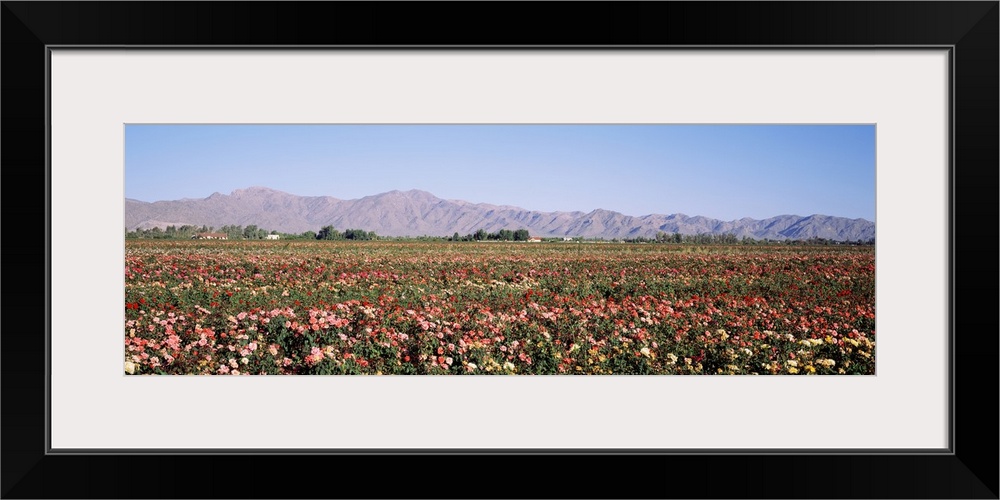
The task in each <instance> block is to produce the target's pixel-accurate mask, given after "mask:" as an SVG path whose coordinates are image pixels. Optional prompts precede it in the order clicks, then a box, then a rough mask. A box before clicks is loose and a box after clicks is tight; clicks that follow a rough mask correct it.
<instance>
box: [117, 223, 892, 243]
mask: <svg viewBox="0 0 1000 500" xmlns="http://www.w3.org/2000/svg"><path fill="white" fill-rule="evenodd" d="M213 232H217V233H224V234H225V235H226V237H227V238H228V239H230V240H263V239H266V238H267V236H268V235H272V234H276V235H278V236H279V237H280V238H281V239H284V240H353V241H370V240H378V239H389V238H385V237H380V236H378V235H377V234H375V232H374V231H365V230H363V229H345V230H344V231H338V230H337V229H336V228H334V227H333V226H323V227H322V228H321V229H320V230H319V232H314V231H306V232H304V233H301V234H293V233H279V232H277V231H269V230H267V229H263V228H259V227H257V226H256V225H254V224H251V225H249V226H246V227H244V226H240V225H227V226H222V227H221V228H219V229H218V230H216V229H215V227H213V226H201V227H199V226H192V225H183V226H180V227H177V226H167V227H166V229H160V228H158V227H154V228H150V229H136V230H135V231H128V230H126V231H125V237H126V238H128V239H178V240H180V239H191V238H194V237H195V236H196V235H198V234H199V233H213ZM530 237H531V235H530V233H529V232H528V230H527V229H518V230H516V231H512V230H510V229H501V230H499V231H497V232H494V233H487V232H486V230H485V229H479V230H478V231H476V232H475V233H470V234H467V235H465V236H460V235H459V234H458V233H457V232H456V233H455V234H454V235H452V236H450V237H447V236H420V237H412V238H411V237H396V238H391V239H394V240H418V241H528V239H529V238H530ZM550 239H551V240H553V241H562V240H563V238H550ZM573 241H578V242H579V241H607V240H605V239H603V238H593V239H585V238H579V237H578V238H573ZM610 241H611V242H624V243H673V244H690V245H803V244H804V245H874V244H875V239H874V238H870V239H867V240H854V241H838V240H831V239H827V238H815V237H814V238H809V239H805V240H792V239H787V240H771V239H760V240H758V239H754V238H750V237H747V236H744V237H742V238H737V237H736V235H734V234H731V233H730V234H680V233H665V232H663V231H660V232H659V233H657V234H656V237H654V238H646V237H643V236H637V237H635V238H615V239H612V240H610Z"/></svg>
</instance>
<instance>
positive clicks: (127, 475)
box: [0, 1, 1000, 498]
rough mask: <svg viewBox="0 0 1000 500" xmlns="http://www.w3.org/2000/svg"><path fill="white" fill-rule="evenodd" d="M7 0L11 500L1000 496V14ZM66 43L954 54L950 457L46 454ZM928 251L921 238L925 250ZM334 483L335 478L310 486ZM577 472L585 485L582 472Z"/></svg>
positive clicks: (866, 8)
mask: <svg viewBox="0 0 1000 500" xmlns="http://www.w3.org/2000/svg"><path fill="white" fill-rule="evenodd" d="M2 5H3V6H2V10H0V22H2V25H0V29H2V37H3V38H2V42H3V43H2V46H0V50H2V52H0V64H2V73H0V74H2V75H3V85H2V98H3V106H2V111H0V112H2V123H3V128H2V134H3V136H2V138H3V145H4V147H3V148H2V150H0V160H2V166H3V167H4V173H5V177H6V178H7V180H8V182H7V183H6V188H5V189H4V194H5V195H7V196H6V197H5V200H6V203H5V204H4V205H5V206H4V208H5V211H4V220H5V221H6V222H8V224H7V227H6V229H7V233H8V235H16V236H13V238H16V239H15V240H13V243H11V241H12V240H10V239H9V240H8V245H5V246H3V254H4V258H5V260H6V262H7V263H8V287H7V292H9V293H4V294H3V298H4V312H6V313H7V314H6V315H5V318H6V322H5V325H4V326H6V327H7V328H6V331H5V332H4V333H5V334H4V335H3V336H2V337H0V342H2V344H0V345H2V348H0V360H2V364H0V369H2V375H3V377H2V403H3V404H2V406H0V408H2V432H3V436H2V440H0V447H2V454H3V461H2V495H3V497H4V498H92V497H101V498H114V497H129V498H159V497H169V498H210V497H231V498H261V497H274V498H281V497H291V498H314V497H387V498H392V497H402V498H409V497H421V496H432V497H441V498H445V497H449V498H450V497H521V496H531V497H555V496H558V497H580V498H584V497H606V498H631V497H664V498H666V497H688V498H709V497H712V498H761V497H766V498H790V497H794V498H890V497H892V498H895V497H906V498H925V497H929V498H998V444H997V443H998V439H997V425H996V422H997V421H998V404H997V399H996V395H997V391H996V385H995V384H996V382H997V372H998V359H997V355H996V353H997V352H998V350H997V347H998V345H997V342H998V337H997V335H996V332H998V331H1000V329H998V320H997V314H995V313H996V309H994V308H995V307H996V304H997V303H998V301H997V298H998V290H997V286H996V282H995V281H994V279H995V277H996V276H997V275H998V274H997V267H996V266H997V258H996V256H997V255H998V251H997V250H998V248H997V239H996V238H995V234H994V233H993V231H994V230H995V229H994V228H996V227H998V225H997V222H998V208H997V207H998V189H997V186H998V182H997V181H998V170H1000V167H998V165H1000V158H998V136H1000V133H998V116H1000V115H998V95H1000V85H998V67H1000V57H998V39H1000V37H998V24H1000V23H998V20H1000V17H998V16H1000V4H998V2H996V1H988V2H763V3H757V2H640V3H630V2H619V3H607V4H606V3H597V2H595V3H579V4H568V3H553V4H550V5H545V4H543V3H502V4H501V3H487V2H484V3H452V2H444V3H417V2H404V3H326V2H7V1H4V2H2ZM453 19H462V20H465V22H463V23H454V22H453V21H451V20H453ZM55 45H58V46H74V47H104V46H126V47H131V46H164V47H178V46H217V47H249V46H286V45H287V46H347V45H350V46H372V47H377V46H385V45H389V46H425V47H426V46H442V47H447V46H456V47H463V48H470V49H476V48H489V47H498V46H505V47H511V46H530V47H553V46H575V47H608V48H612V49H613V48H614V47H616V46H617V47H622V46H632V47H662V46H686V47H713V46H723V45H724V46H745V47H764V46H784V47H793V48H802V49H809V48H810V47H819V46H828V47H829V46H841V47H857V48H866V47H890V46H891V47H927V46H947V47H950V52H951V60H952V66H951V67H952V84H953V87H952V97H953V109H952V113H951V116H952V122H951V130H952V132H953V149H952V153H953V154H952V168H951V171H952V179H951V182H952V186H951V187H952V206H951V210H952V213H951V214H950V216H951V221H952V222H951V229H950V232H951V239H952V242H951V244H952V246H951V260H952V275H951V281H952V285H953V290H952V293H951V305H952V312H953V318H954V321H953V332H952V343H951V347H952V354H953V367H954V370H953V373H952V387H953V390H952V398H951V399H952V406H953V412H952V423H953V424H952V429H951V431H952V446H951V449H950V450H949V453H933V454H863V453H853V454H810V453H767V454H720V453H710V452H705V453H692V454H685V455H637V454H628V453H621V454H613V455H612V454H596V455H594V454H572V453H568V454H531V453H523V452H520V453H507V454H499V453H490V454H488V455H490V456H488V457H487V456H482V454H477V453H461V454H435V453H422V454H420V455H419V456H417V455H412V454H411V455H406V454H378V453H369V454H359V455H350V456H343V455H339V456H337V455H322V454H288V455H275V454H265V455H254V454H199V453H183V454H163V453H150V454H128V455H126V454H96V455H72V454H51V453H48V451H49V450H48V449H47V441H46V416H47V409H48V401H47V397H46V395H47V390H46V383H47V374H46V373H45V367H46V363H45V362H44V360H45V358H46V353H47V342H46V339H47V335H45V332H44V331H43V329H42V328H41V326H40V325H42V324H43V322H42V321H41V320H40V318H45V319H44V323H45V324H46V325H47V324H48V318H49V314H51V311H49V310H48V307H47V283H49V282H50V276H49V266H48V255H49V250H50V248H51V247H50V240H51V236H52V233H51V231H53V230H54V229H55V228H49V225H48V219H47V217H48V216H47V213H48V207H49V200H48V188H47V186H48V184H47V182H48V180H47V172H48V167H47V116H48V105H47V100H46V95H47V77H48V68H47V65H46V62H47V60H48V59H47V51H48V49H47V47H50V46H55ZM41 227H46V234H45V235H44V236H45V237H44V238H42V237H40V236H39V233H40V232H41V231H40V228H41ZM919 240H920V235H915V236H914V242H915V244H919ZM978 257H982V258H978ZM11 269H14V272H15V274H11V272H10V270H11ZM21 270H24V271H26V272H27V273H28V276H27V277H22V276H20V275H19V272H20V271H21ZM43 270H44V279H42V274H43ZM977 304H986V305H985V306H983V307H985V308H986V309H985V310H983V309H981V308H980V306H978V305H977ZM917 313H918V312H916V311H915V314H917ZM46 328H47V326H46ZM863 411H864V410H863V409H859V413H860V415H859V419H860V420H861V421H862V422H863ZM317 467H320V468H327V469H328V470H330V471H331V472H330V476H331V477H329V478H324V477H315V476H314V475H313V474H312V473H311V472H307V471H312V470H313V469H316V468H317ZM567 468H568V469H570V470H576V471H579V473H578V474H577V475H576V476H569V477H567V476H565V475H564V474H563V473H562V471H563V470H565V469H567ZM526 477H531V478H532V479H540V481H532V482H526V481H525V478H526Z"/></svg>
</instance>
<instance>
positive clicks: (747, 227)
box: [125, 187, 875, 241]
mask: <svg viewBox="0 0 1000 500" xmlns="http://www.w3.org/2000/svg"><path fill="white" fill-rule="evenodd" d="M251 224H254V225H257V226H258V227H261V228H266V229H269V230H276V231H280V232H284V233H302V232H305V231H318V230H319V229H320V228H321V227H323V226H327V225H332V226H334V227H335V228H337V229H340V230H343V229H364V230H366V231H375V232H376V233H377V234H379V235H382V236H423V235H427V236H451V235H452V234H454V233H456V232H457V233H459V234H460V235H466V234H470V233H474V232H476V231H477V230H479V229H484V230H486V231H487V232H490V233H493V232H496V231H498V230H500V229H511V230H517V229H520V228H525V229H528V230H529V231H530V232H531V234H532V235H533V236H542V237H556V236H561V237H578V236H582V237H585V238H605V239H613V238H636V237H640V236H641V237H646V238H655V237H656V234H657V233H659V232H660V231H662V232H664V233H668V234H670V233H680V234H728V233H731V234H734V235H736V237H738V238H742V237H743V236H748V237H752V238H756V239H765V238H767V239H773V240H783V239H808V238H814V237H816V238H826V239H830V240H837V241H856V240H869V239H872V238H874V237H875V223H874V222H871V221H868V220H865V219H848V218H844V217H834V216H829V215H818V214H817V215H810V216H806V217H802V216H798V215H779V216H777V217H771V218H768V219H763V220H756V219H750V218H743V219H739V220H733V221H722V220H718V219H710V218H708V217H702V216H694V217H689V216H687V215H684V214H672V215H660V214H650V215H643V216H631V215H623V214H621V213H618V212H613V211H610V210H603V209H597V210H592V211H590V212H579V211H575V212H539V211H535V210H527V209H523V208H519V207H513V206H507V205H492V204H488V203H470V202H467V201H461V200H443V199H441V198H438V197H436V196H434V195H433V194H431V193H428V192H426V191H420V190H416V189H412V190H409V191H397V190H394V191H389V192H386V193H381V194H376V195H371V196H365V197H364V198H360V199H356V200H341V199H337V198H334V197H331V196H297V195H293V194H289V193H285V192H282V191H277V190H274V189H270V188H266V187H250V188H246V189H237V190H235V191H233V192H232V193H230V194H228V195H225V194H221V193H214V194H212V195H211V196H209V197H207V198H202V199H192V198H185V199H182V200H173V201H157V202H144V201H139V200H132V199H126V200H125V226H126V228H127V229H128V230H134V229H137V228H138V229H148V228H152V227H160V228H165V227H166V226H170V225H173V226H178V227H179V226H182V225H192V226H199V227H200V226H202V225H207V226H214V227H216V228H219V227H222V226H225V225H242V226H247V225H251Z"/></svg>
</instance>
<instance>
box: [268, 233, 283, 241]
mask: <svg viewBox="0 0 1000 500" xmlns="http://www.w3.org/2000/svg"><path fill="white" fill-rule="evenodd" d="M266 239H269V240H279V239H281V235H279V234H269V235H267V238H266Z"/></svg>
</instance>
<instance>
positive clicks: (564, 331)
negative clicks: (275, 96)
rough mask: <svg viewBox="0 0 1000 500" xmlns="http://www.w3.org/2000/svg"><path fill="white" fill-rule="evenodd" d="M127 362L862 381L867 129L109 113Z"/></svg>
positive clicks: (259, 369)
mask: <svg viewBox="0 0 1000 500" xmlns="http://www.w3.org/2000/svg"><path fill="white" fill-rule="evenodd" d="M124 134H125V161H124V170H125V186H124V189H125V199H124V221H125V227H124V228H123V229H124V241H125V262H124V268H125V276H124V290H125V304H124V313H125V314H124V350H123V356H124V374H125V375H650V376H653V375H786V376H788V375H874V374H875V366H876V363H875V350H876V349H875V344H876V341H875V245H876V242H875V169H876V166H875V126H874V125H742V124H734V125H669V124H666V125H659V124H650V125H645V124H643V125H618V124H609V125H598V124H586V125H584V124H566V125H555V124H553V125H417V124H414V125H239V124H234V125H152V124H150V125H145V124H136V125H126V126H125V128H124Z"/></svg>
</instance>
